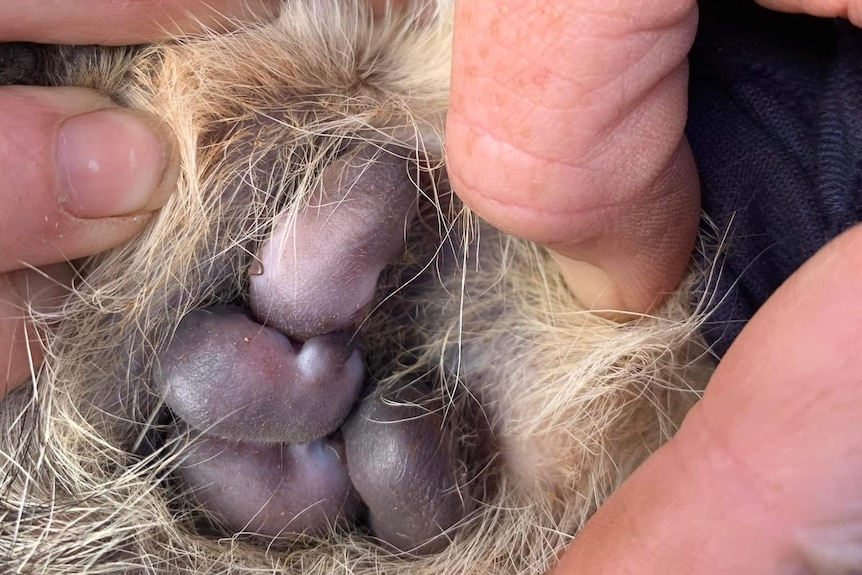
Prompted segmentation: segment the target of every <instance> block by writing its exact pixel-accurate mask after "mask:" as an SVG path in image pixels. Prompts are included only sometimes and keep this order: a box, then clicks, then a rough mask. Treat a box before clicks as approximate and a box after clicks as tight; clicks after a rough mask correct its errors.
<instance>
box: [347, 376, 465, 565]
mask: <svg viewBox="0 0 862 575" xmlns="http://www.w3.org/2000/svg"><path fill="white" fill-rule="evenodd" d="M414 395H415V397H413V396H414ZM404 396H411V397H410V401H413V400H415V399H417V398H418V397H419V394H418V392H414V391H413V390H408V392H407V393H405V394H404V395H402V397H404ZM342 430H343V434H344V442H345V450H346V452H347V466H348V469H349V470H350V478H351V480H352V481H353V485H354V486H355V488H356V490H357V491H358V492H359V494H360V495H361V496H362V499H363V501H364V502H365V504H366V505H367V506H368V515H369V520H370V524H371V528H372V530H373V531H374V535H375V536H376V537H378V538H379V539H381V540H383V541H384V542H386V543H388V544H389V545H391V546H392V547H394V548H396V549H398V550H400V551H412V552H415V553H420V554H426V553H436V552H438V551H440V550H442V549H443V548H445V547H446V545H447V544H448V541H449V540H448V538H447V537H446V536H445V535H444V532H445V531H446V530H448V529H449V528H451V527H452V526H454V525H455V524H456V523H458V522H459V521H460V520H461V519H463V518H464V517H465V515H466V514H467V512H468V511H469V509H468V506H469V503H468V501H469V498H468V496H467V495H466V494H463V493H459V492H458V489H457V487H456V486H457V485H459V483H460V482H459V481H458V477H459V472H460V468H461V462H460V458H459V455H458V452H457V448H456V446H455V443H454V441H453V438H452V437H451V434H450V432H449V430H447V429H444V428H443V426H442V420H441V418H440V417H439V415H437V414H436V413H429V412H428V411H426V410H424V409H422V408H420V407H417V406H413V405H410V406H408V405H389V404H387V403H385V402H384V401H383V400H381V399H380V398H377V397H368V398H366V399H365V400H363V402H362V404H361V405H360V407H359V409H358V410H357V412H356V413H354V414H353V415H351V417H350V419H348V420H347V422H345V424H344V426H343V428H342ZM462 496H463V499H462Z"/></svg>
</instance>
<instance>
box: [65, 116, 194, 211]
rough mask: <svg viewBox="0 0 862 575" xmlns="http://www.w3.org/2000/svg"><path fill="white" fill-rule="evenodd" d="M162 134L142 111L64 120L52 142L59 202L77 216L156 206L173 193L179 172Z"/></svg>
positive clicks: (162, 129) (164, 130)
mask: <svg viewBox="0 0 862 575" xmlns="http://www.w3.org/2000/svg"><path fill="white" fill-rule="evenodd" d="M167 132H168V131H167V128H166V127H165V126H163V125H159V124H158V123H157V122H156V121H154V120H151V119H150V118H149V117H148V116H146V115H145V114H144V113H142V112H136V111H133V110H127V109H123V108H109V109H104V110H98V111H96V112H90V113H89V114H83V115H81V116H73V117H71V118H68V119H67V120H65V121H64V122H63V123H62V124H61V125H60V129H59V131H58V133H57V143H56V146H57V147H56V159H57V175H58V196H59V201H60V203H61V204H63V205H64V207H65V209H66V210H67V211H68V212H69V213H71V214H72V215H74V216H77V217H80V218H104V217H111V216H125V215H130V214H135V213H139V212H145V211H151V210H154V209H156V208H158V207H160V206H161V205H162V204H163V203H164V202H165V200H166V199H167V197H168V196H169V195H170V193H171V192H172V191H173V189H174V187H175V185H176V178H177V171H178V163H177V160H176V159H175V158H174V155H175V154H174V153H173V139H172V137H171V135H170V134H169V133H167Z"/></svg>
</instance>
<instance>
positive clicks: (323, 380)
mask: <svg viewBox="0 0 862 575" xmlns="http://www.w3.org/2000/svg"><path fill="white" fill-rule="evenodd" d="M159 360H160V366H159V369H158V371H157V373H158V375H157V378H158V379H159V382H158V383H159V384H160V385H161V386H162V388H163V390H164V391H163V393H164V394H165V403H166V404H167V405H168V407H170V408H171V410H172V411H173V412H174V414H176V415H177V416H178V417H180V418H181V419H182V420H183V421H184V422H185V423H186V424H188V425H189V426H190V427H192V428H194V429H197V430H199V431H202V432H204V433H206V434H208V435H211V436H214V437H221V438H224V439H231V440H242V441H254V442H258V443H282V442H285V443H305V442H307V441H311V440H313V439H318V438H320V437H323V436H325V435H328V434H330V433H332V432H333V431H335V430H336V429H338V426H339V425H341V422H342V421H344V419H345V418H346V417H347V415H348V414H349V413H350V410H351V409H352V407H353V404H354V403H355V402H356V400H357V399H358V397H359V393H360V391H361V390H362V385H363V380H364V377H365V367H364V364H363V361H362V357H361V355H360V354H359V352H358V351H356V350H353V349H351V347H350V346H349V335H348V334H345V333H340V334H328V335H325V336H320V337H315V338H312V339H310V340H308V341H306V342H305V343H303V344H296V343H293V342H291V341H290V340H289V339H288V338H287V337H285V336H284V335H283V334H281V333H279V332H278V331H276V330H274V329H272V328H268V327H264V326H262V325H260V324H258V323H256V322H255V321H254V320H252V319H251V318H250V317H249V316H248V315H247V314H245V313H244V312H242V311H241V310H238V309H236V308H209V309H202V310H196V311H194V312H192V313H190V314H188V315H187V316H186V317H185V318H183V320H182V322H181V323H180V326H179V328H178V329H177V332H176V334H175V335H174V338H173V340H172V341H171V343H170V345H169V346H168V347H167V348H166V349H165V350H164V351H163V352H162V353H161V354H160V356H159Z"/></svg>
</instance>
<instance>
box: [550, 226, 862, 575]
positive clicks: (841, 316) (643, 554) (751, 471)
mask: <svg viewBox="0 0 862 575" xmlns="http://www.w3.org/2000/svg"><path fill="white" fill-rule="evenodd" d="M860 293H862V226H857V227H856V228H854V229H852V230H850V231H849V232H846V233H845V234H844V235H842V236H840V237H839V238H837V239H836V240H834V241H833V242H831V243H830V244H829V245H827V246H826V247H825V248H824V249H823V250H821V251H820V252H818V253H817V254H816V255H815V256H814V258H812V259H811V260H810V261H809V262H808V263H806V264H805V265H804V266H803V267H802V268H801V269H800V270H799V271H798V272H797V273H796V274H795V275H794V276H792V277H791V278H790V280H788V281H787V282H786V283H785V284H784V285H783V286H782V287H781V288H780V289H779V290H778V291H777V292H776V293H775V294H774V295H773V297H772V298H771V299H770V300H769V301H767V303H766V304H765V305H764V307H763V308H762V309H761V310H760V311H759V312H758V313H757V314H756V315H755V317H754V318H753V319H752V320H751V322H750V323H749V324H748V325H747V326H746V328H745V329H744V330H743V331H742V333H741V334H740V336H739V337H738V339H737V340H736V342H735V343H734V344H733V346H732V347H731V348H730V350H729V351H728V353H727V355H726V356H725V358H724V360H723V361H722V363H721V364H720V366H719V367H718V370H717V371H716V373H715V375H714V377H713V378H712V381H711V382H710V385H709V387H708V388H707V392H706V394H705V396H704V398H703V400H702V401H701V402H700V403H699V404H698V405H697V406H696V407H695V408H694V409H693V410H692V412H691V413H690V414H689V416H688V418H687V419H686V420H685V422H684V424H683V425H682V428H681V429H680V431H679V433H678V434H677V436H676V437H675V438H674V439H673V440H672V441H671V442H670V443H668V444H667V445H666V446H665V447H664V448H662V449H661V450H659V451H658V452H657V453H656V454H655V455H654V456H653V457H651V458H650V459H649V460H648V461H647V462H646V463H645V464H644V465H643V466H642V467H641V468H640V469H638V471H637V472H636V473H635V474H634V475H633V476H632V477H631V479H630V480H629V481H627V482H626V483H625V484H624V485H623V486H622V487H621V488H620V489H619V490H618V492H617V493H616V494H614V496H612V497H611V498H610V500H609V501H608V502H607V505H605V506H604V507H602V508H601V509H600V510H599V511H598V512H597V513H596V515H595V516H594V517H593V518H592V519H591V520H590V522H589V523H588V524H587V526H586V528H585V529H584V531H583V532H582V534H580V535H579V536H578V537H577V538H576V539H575V541H574V543H573V544H572V546H571V548H570V549H568V550H567V551H566V552H565V553H564V555H563V557H562V560H561V563H560V565H559V568H558V569H557V571H556V572H555V573H556V575H566V574H569V573H579V574H580V573H583V574H589V573H629V572H631V573H634V572H637V573H643V574H649V573H656V574H658V573H662V574H663V573H703V574H704V575H710V574H718V573H740V572H746V573H856V572H859V569H860V568H862V481H860V479H862V424H860V419H859V414H860V412H862V375H860V371H859V369H858V356H859V349H860V342H862V305H859V294H860Z"/></svg>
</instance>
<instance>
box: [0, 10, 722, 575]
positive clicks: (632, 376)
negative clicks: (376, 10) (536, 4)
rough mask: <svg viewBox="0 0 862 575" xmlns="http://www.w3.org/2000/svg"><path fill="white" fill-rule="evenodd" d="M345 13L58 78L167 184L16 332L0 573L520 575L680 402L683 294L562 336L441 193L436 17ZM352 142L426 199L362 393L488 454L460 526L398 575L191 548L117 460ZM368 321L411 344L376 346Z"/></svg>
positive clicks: (441, 100)
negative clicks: (164, 195)
mask: <svg viewBox="0 0 862 575" xmlns="http://www.w3.org/2000/svg"><path fill="white" fill-rule="evenodd" d="M360 4H361V2H358V1H350V2H347V1H339V0H330V1H326V0H303V1H288V2H285V4H284V7H283V10H282V14H281V17H280V18H279V20H278V21H277V22H274V23H271V24H265V25H260V26H256V27H246V28H244V29H241V30H240V31H238V32H232V33H226V34H205V35H201V36H200V37H197V38H192V39H186V40H182V41H180V42H177V43H171V44H166V45H161V46H154V47H151V48H146V49H143V50H125V49H118V50H102V51H97V52H84V53H83V54H84V55H83V56H82V55H81V54H82V53H80V52H74V51H72V52H68V53H66V65H65V67H64V68H63V69H60V70H58V71H57V74H58V81H59V82H61V83H65V84H71V85H82V86H90V87H95V88H99V89H101V90H104V91H106V92H108V93H109V94H110V95H111V96H112V97H113V98H114V99H115V100H117V101H118V102H121V103H122V104H124V105H128V106H131V107H135V108H141V109H144V110H148V111H150V112H153V113H155V114H156V115H157V116H159V117H160V118H163V119H164V121H165V122H166V123H167V124H168V125H169V126H170V127H171V128H172V130H173V131H174V133H175V134H176V136H177V138H178V141H179V146H180V148H179V151H180V154H181V158H182V175H181V179H180V186H179V191H178V193H177V194H176V195H175V196H174V197H172V198H171V199H170V201H169V202H168V204H167V205H166V206H165V207H164V208H163V209H162V210H161V211H160V212H159V214H158V215H157V217H156V218H155V219H154V220H153V221H152V223H151V225H149V226H148V228H147V230H146V231H145V232H144V234H143V235H141V237H139V238H138V239H136V240H135V241H133V242H132V243H130V244H129V245H127V246H124V247H121V248H117V249H115V250H112V251H111V252H109V253H106V254H103V255H100V256H97V257H94V258H92V259H91V260H89V261H88V262H86V263H85V264H83V265H82V266H81V267H80V270H81V274H80V278H79V281H78V283H77V286H76V291H75V293H74V295H73V297H72V298H71V299H70V301H69V303H68V305H67V306H66V307H65V308H64V309H63V310H61V311H60V312H59V313H58V314H55V315H52V316H46V317H42V318H40V320H41V321H43V322H45V323H47V324H49V325H50V330H49V334H50V337H49V338H47V340H46V342H45V347H46V350H47V352H48V357H49V360H48V362H47V364H46V365H45V367H44V368H43V369H42V370H41V371H40V372H39V373H38V377H37V378H36V379H35V383H32V384H30V385H27V386H24V387H23V388H22V389H19V390H18V391H17V392H15V393H13V394H12V395H11V396H10V397H9V398H8V399H7V400H6V401H5V402H4V403H3V404H2V405H0V420H2V429H3V430H4V431H3V433H2V434H0V502H2V511H0V513H2V521H0V565H2V567H3V571H4V572H9V573H12V572H21V573H45V574H67V575H72V574H74V575H80V574H83V573H141V574H143V573H164V574H178V573H211V574H216V575H224V574H228V573H237V574H240V573H242V574H246V573H248V574H250V573H296V574H299V573H308V574H312V575H314V574H320V575H323V574H329V573H344V574H347V573H351V574H355V575H372V574H378V573H383V574H396V573H398V574H405V575H406V574H408V573H410V574H426V573H427V574H431V573H434V574H446V575H457V574H465V575H466V574H476V575H478V574H489V575H490V574H498V573H499V574H507V575H513V574H520V573H541V572H543V571H544V570H545V569H546V568H547V567H549V566H550V565H552V564H553V561H554V559H555V557H556V556H557V555H558V553H559V552H560V551H561V550H562V549H563V547H564V546H565V545H566V544H567V542H568V541H570V539H571V537H572V536H574V535H575V534H576V533H577V532H578V530H579V529H580V528H581V527H582V526H583V524H584V522H585V521H586V520H587V518H588V517H589V516H590V515H591V514H592V513H593V512H594V511H595V509H596V508H597V507H598V506H599V505H600V504H601V503H602V501H604V500H605V499H606V498H607V497H608V495H609V494H610V493H611V492H612V491H613V490H614V488H615V487H617V486H618V485H619V484H620V482H621V481H623V480H624V479H625V478H626V477H627V476H628V475H629V474H630V473H631V472H632V471H633V470H634V469H635V468H636V467H637V465H638V464H639V463H640V462H641V461H643V459H644V458H645V457H647V456H648V454H649V453H650V452H652V451H653V450H655V449H656V448H657V447H658V446H659V445H661V444H662V443H663V442H664V441H666V440H667V439H668V438H670V437H671V436H672V435H673V433H674V431H675V430H676V428H677V426H678V424H679V423H680V421H681V420H682V417H683V416H684V414H685V413H686V411H687V410H688V408H689V407H690V406H691V405H692V404H693V402H694V401H696V400H697V398H698V397H699V392H700V391H701V390H702V389H703V387H704V386H705V383H706V380H707V378H708V377H709V373H710V369H711V368H710V365H711V362H710V361H709V360H708V359H707V358H706V357H705V355H706V354H705V351H704V348H703V346H702V345H701V343H700V341H699V339H698V337H697V335H696V334H697V328H698V324H699V322H700V321H701V320H702V318H701V317H699V315H698V314H696V313H694V312H693V311H692V309H691V302H690V297H691V296H690V294H689V286H690V285H691V284H692V282H693V281H694V280H693V279H691V280H688V281H687V282H686V284H685V285H684V286H683V287H682V288H681V289H680V291H679V292H678V293H677V294H674V295H673V296H672V297H671V298H670V299H669V301H668V302H667V303H666V304H665V305H664V306H662V307H661V308H660V309H658V310H656V311H655V313H654V315H650V316H648V317H643V318H640V319H637V320H635V321H631V322H628V323H623V324H619V323H615V322H613V321H610V320H607V319H603V318H601V317H599V316H598V315H596V314H594V313H590V312H587V311H584V310H583V308H581V307H580V306H579V305H578V303H577V302H576V301H575V300H574V298H573V297H572V296H571V295H570V293H569V292H568V290H567V289H566V286H565V285H564V283H563V282H562V280H561V278H560V277H559V274H558V273H557V270H556V268H555V267H554V264H553V262H552V260H551V259H550V258H549V257H548V256H547V255H546V254H545V253H544V252H543V250H542V249H541V248H538V247H537V246H534V245H531V244H529V243H526V242H523V241H520V240H517V239H513V238H509V237H506V236H504V235H502V234H500V233H498V232H496V231H495V230H493V229H492V228H490V227H489V226H487V225H486V224H484V223H482V222H480V221H479V220H478V219H477V218H475V217H474V216H473V215H472V214H470V213H469V212H468V211H467V210H466V209H464V208H462V207H461V206H460V204H458V202H457V200H455V199H453V196H452V195H451V194H450V193H449V190H448V189H447V182H446V179H445V177H444V176H443V175H442V174H443V155H442V148H441V143H440V142H442V130H443V126H444V120H445V112H446V107H447V98H448V81H449V79H448V72H449V57H450V54H449V43H450V37H451V25H450V22H451V20H450V16H451V14H450V12H451V6H450V5H449V3H448V2H446V1H445V0H441V1H440V3H439V5H434V6H433V7H432V8H431V9H428V8H426V9H425V10H424V11H423V12H422V13H421V15H419V16H416V17H410V16H407V17H396V16H393V17H391V18H387V19H383V20H380V21H377V22H372V18H371V17H370V15H369V14H368V13H367V11H366V9H365V8H364V6H361V5H360ZM356 142H373V143H377V144H379V145H380V146H381V150H383V151H382V152H381V153H398V154H402V153H403V155H404V157H405V158H407V157H415V156H416V152H419V157H422V158H424V160H423V161H422V162H421V164H416V175H417V181H418V180H419V179H420V173H419V171H420V170H425V171H428V172H431V174H430V176H433V177H429V174H424V175H421V177H422V178H423V181H425V182H428V181H434V182H436V184H437V185H436V186H430V185H425V186H424V187H423V190H424V196H423V206H422V207H421V209H420V212H421V213H420V218H419V220H418V221H417V222H416V223H415V224H414V225H413V226H412V228H411V230H410V232H409V235H408V250H409V254H408V256H406V257H405V259H404V261H403V262H400V263H398V264H396V265H395V266H394V267H393V269H392V270H389V271H388V272H387V274H386V279H385V281H384V289H385V290H387V291H388V292H392V295H391V298H388V299H384V300H383V301H382V303H381V304H380V305H379V306H378V309H377V310H376V311H375V312H374V313H373V314H372V315H371V316H370V318H369V320H368V324H367V325H366V326H365V330H366V334H367V336H366V345H367V346H368V348H369V349H370V350H384V351H379V353H378V354H377V356H376V357H377V359H371V360H369V361H370V366H369V367H370V369H371V371H372V372H373V374H374V375H375V378H376V379H379V380H381V384H380V385H384V386H397V385H403V384H405V382H409V381H412V380H413V379H418V378H422V379H424V380H425V381H429V382H431V383H433V384H434V385H435V389H436V390H437V393H438V395H440V396H441V397H443V398H444V399H445V400H446V401H445V402H444V405H445V406H446V408H445V409H446V411H447V417H448V418H449V420H450V421H451V422H452V425H454V426H457V427H458V428H459V429H470V426H471V425H473V424H474V423H475V422H476V421H479V420H481V422H482V423H483V425H486V426H487V428H488V430H489V431H490V432H492V433H493V438H494V442H493V450H492V455H493V457H491V459H490V461H489V460H488V459H485V458H478V457H477V458H476V460H474V461H469V462H468V465H470V466H472V467H473V468H472V469H470V474H471V477H473V480H472V481H471V484H470V485H465V486H464V490H465V494H471V495H475V496H477V497H480V498H482V499H483V501H482V503H481V505H480V506H479V508H478V511H477V512H476V513H475V514H474V515H473V516H471V517H470V518H469V519H468V521H466V522H465V524H464V525H463V526H461V528H460V529H458V530H456V531H454V532H453V541H452V543H451V545H450V546H449V547H448V548H447V549H446V550H445V551H443V552H442V553H440V554H438V555H434V556H430V557H423V558H415V557H409V556H395V555H392V554H390V553H388V552H386V551H384V550H382V549H380V548H379V547H378V546H376V545H375V544H374V542H373V541H372V540H370V539H369V538H368V537H365V536H363V535H361V534H356V533H350V532H339V533H335V534H332V535H331V536H329V537H327V538H325V539H323V540H320V541H307V540H306V541H300V542H296V543H295V544H294V545H293V546H289V547H287V548H285V547H284V546H282V545H275V546H271V547H270V546H268V545H266V544H261V542H260V541H259V540H257V541H251V540H248V538H246V537H242V536H238V537H234V538H231V537H222V538H218V537H214V536H212V535H206V534H199V533H198V532H196V530H195V528H194V525H193V523H192V521H193V515H194V512H193V511H191V510H190V509H189V507H188V506H187V505H185V504H183V503H181V502H178V501H177V498H178V497H179V495H178V492H177V490H176V489H173V488H172V484H171V483H170V482H169V481H167V482H166V481H165V477H166V476H167V475H168V474H169V472H170V469H171V466H172V465H173V463H174V460H173V459H172V458H171V457H165V456H164V454H162V453H156V454H151V455H134V453H135V451H136V450H137V451H138V452H139V453H140V449H139V447H140V445H141V444H142V442H143V438H144V437H145V432H146V429H147V427H148V426H149V425H150V424H156V423H158V422H157V421H153V418H155V414H156V413H157V409H156V407H157V406H158V404H159V398H158V390H155V389H152V388H151V385H150V380H149V374H150V371H151V368H152V365H153V362H154V361H155V359H154V357H155V352H156V351H157V350H158V349H159V348H160V347H161V346H162V345H163V343H164V342H165V341H166V340H167V339H168V338H169V337H170V335H171V333H172V330H173V329H174V328H175V326H176V324H177V322H178V321H179V318H181V317H182V316H183V315H184V314H185V313H187V312H188V311H189V310H191V309H194V308H195V307H198V306H200V305H203V304H209V303H214V302H218V301H232V300H235V299H236V298H237V297H242V296H241V294H242V290H243V285H244V282H245V278H246V274H247V270H248V266H249V265H250V263H251V260H252V254H253V251H254V249H255V246H256V245H258V243H259V242H260V241H261V240H262V239H263V238H264V237H265V234H266V233H267V231H268V225H269V223H270V220H271V218H272V217H273V216H274V215H275V214H276V213H277V211H279V210H281V209H285V208H286V209H295V208H296V207H298V206H301V205H302V202H303V199H304V198H305V197H307V194H308V193H309V192H310V191H311V190H312V189H313V186H314V184H315V181H316V178H317V176H318V175H319V173H320V169H321V168H322V167H323V166H325V165H326V164H327V163H328V162H329V161H331V160H332V159H333V158H334V157H335V156H336V155H337V153H338V152H339V150H342V149H343V148H344V147H345V146H346V145H349V144H354V143H356ZM414 272H415V273H417V274H419V275H418V276H417V277H416V278H415V280H414V281H412V282H406V281H405V277H407V278H410V277H411V276H412V275H413V274H414ZM419 272H421V273H419ZM393 302H407V304H410V305H412V306H413V308H411V309H414V310H420V311H417V312H416V315H415V316H414V317H416V318H417V319H416V321H415V322H413V323H412V324H409V325H406V326H405V325H404V324H402V323H398V324H395V323H393V320H390V319H389V313H388V310H390V309H391V308H392V305H393ZM407 304H401V305H407ZM466 435H469V433H466ZM470 441H471V439H470V438H469V437H465V444H469V443H470ZM474 451H476V452H479V451H482V450H481V449H478V448H477V449H476V450H474Z"/></svg>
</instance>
